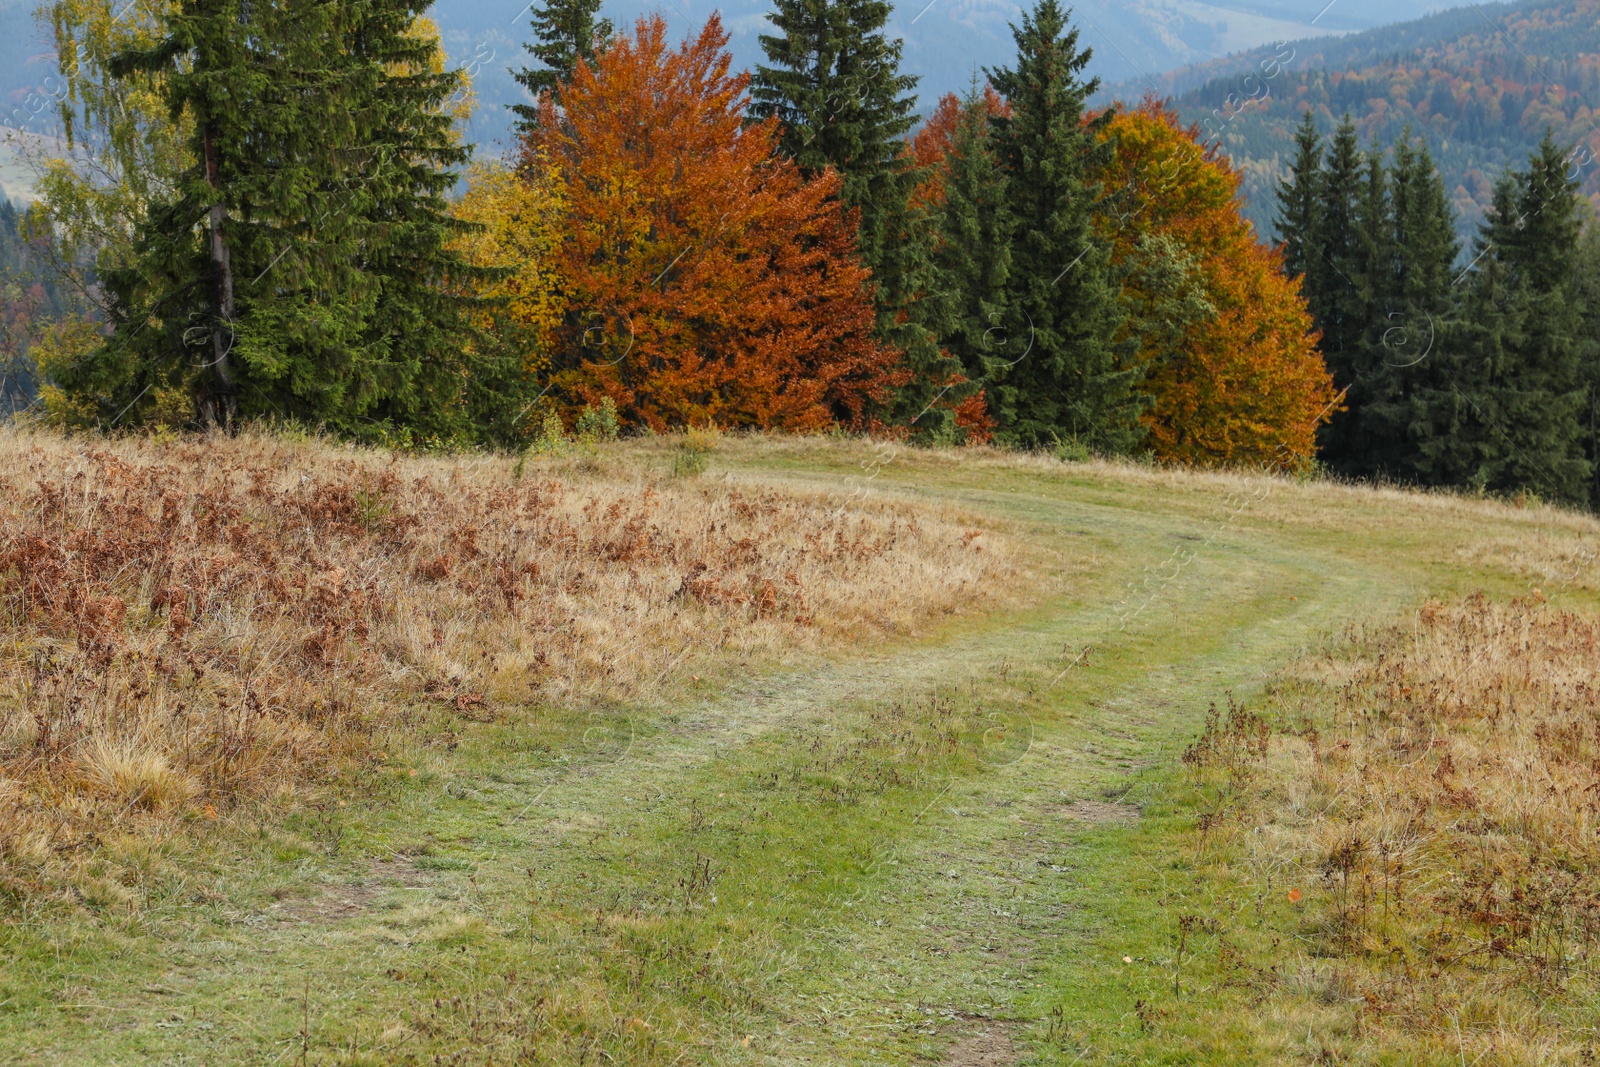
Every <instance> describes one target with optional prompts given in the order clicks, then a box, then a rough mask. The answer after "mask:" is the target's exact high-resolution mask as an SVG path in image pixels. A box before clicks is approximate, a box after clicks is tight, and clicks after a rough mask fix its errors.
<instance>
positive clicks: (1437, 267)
mask: <svg viewBox="0 0 1600 1067" xmlns="http://www.w3.org/2000/svg"><path fill="white" fill-rule="evenodd" d="M1390 188H1391V192H1390V201H1391V206H1390V213H1389V229H1388V231H1387V235H1386V236H1387V240H1386V242H1385V244H1386V246H1387V248H1386V253H1387V266H1386V270H1385V274H1386V276H1387V281H1386V282H1385V290H1384V299H1383V301H1382V303H1381V307H1382V309H1383V317H1382V319H1380V320H1379V321H1378V322H1377V323H1376V328H1377V330H1378V331H1381V332H1379V333H1378V334H1377V337H1376V343H1375V349H1376V351H1375V353H1374V355H1375V361H1374V366H1373V368H1372V382H1371V385H1370V388H1369V390H1368V396H1367V398H1366V403H1365V405H1364V406H1363V413H1362V422H1361V425H1362V432H1363V436H1364V437H1365V438H1366V451H1367V456H1368V459H1369V469H1370V470H1371V471H1373V472H1374V473H1379V474H1386V475H1389V476H1391V477H1395V478H1400V479H1403V480H1407V481H1410V480H1415V479H1416V478H1417V477H1418V471H1417V469H1416V465H1415V461H1414V457H1415V454H1416V435H1417V432H1418V430H1417V426H1418V423H1417V420H1418V417H1419V415H1420V414H1421V412H1420V409H1419V408H1418V406H1417V405H1418V402H1419V396H1420V395H1421V393H1422V392H1423V391H1425V390H1426V389H1427V388H1428V383H1430V382H1434V381H1436V380H1437V379H1438V371H1439V368H1440V367H1441V365H1442V362H1441V360H1442V356H1441V353H1442V351H1443V348H1444V346H1445V345H1446V344H1447V343H1448V341H1447V336H1448V334H1449V331H1450V330H1451V329H1452V328H1453V326H1452V322H1453V320H1452V312H1453V306H1454V301H1453V295H1454V294H1453V291H1452V284H1453V281H1454V277H1455V274H1456V270H1455V266H1454V264H1455V259H1456V256H1457V254H1458V253H1459V251H1460V245H1459V243H1458V242H1457V240H1456V236H1455V217H1454V214H1455V213H1454V210H1453V209H1452V207H1451V206H1450V201H1449V199H1448V198H1447V197H1446V195H1445V189H1444V181H1443V179H1441V178H1440V176H1439V171H1438V169H1437V168H1436V167H1435V166H1434V163H1433V157H1432V155H1431V154H1430V153H1429V151H1428V146H1427V143H1426V142H1418V143H1413V141H1412V139H1411V136H1410V131H1409V130H1407V131H1406V132H1405V133H1403V134H1402V135H1401V137H1400V139H1399V140H1398V141H1397V142H1396V143H1395V147H1394V165H1393V168H1392V171H1391V181H1390Z"/></svg>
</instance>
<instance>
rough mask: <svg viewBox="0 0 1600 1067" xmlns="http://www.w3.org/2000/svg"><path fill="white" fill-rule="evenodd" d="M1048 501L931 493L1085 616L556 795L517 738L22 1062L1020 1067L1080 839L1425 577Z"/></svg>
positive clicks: (1200, 506)
mask: <svg viewBox="0 0 1600 1067" xmlns="http://www.w3.org/2000/svg"><path fill="white" fill-rule="evenodd" d="M795 476H796V477H813V476H814V475H812V474H807V473H804V472H802V473H801V474H799V475H795ZM1022 484H1023V485H1024V487H1029V486H1031V488H1032V490H1034V491H1033V492H1028V493H1009V492H1000V491H993V490H990V489H988V488H984V489H977V488H974V487H973V486H972V485H971V484H956V485H954V486H953V487H946V486H940V485H938V484H922V485H919V486H918V491H920V492H924V493H949V494H951V495H952V496H957V497H959V498H960V499H961V500H962V501H963V502H964V503H965V504H966V505H967V506H969V507H972V508H975V509H981V510H988V511H991V512H992V513H994V514H998V515H1002V516H1005V517H1006V518H1007V519H1008V520H1009V521H1014V522H1018V523H1022V524H1023V528H1024V529H1025V530H1026V531H1027V532H1028V533H1029V534H1030V535H1031V536H1038V537H1044V538H1051V539H1053V540H1052V541H1051V547H1052V548H1053V549H1054V550H1056V551H1059V552H1061V553H1063V554H1075V555H1077V556H1084V555H1092V556H1093V557H1094V558H1095V559H1096V561H1097V562H1096V565H1095V567H1094V568H1093V569H1092V572H1091V573H1090V574H1089V575H1088V577H1086V579H1085V580H1084V581H1083V582H1082V583H1081V584H1080V586H1079V587H1078V588H1076V589H1074V590H1073V591H1071V592H1070V593H1069V594H1068V595H1065V596H1063V597H1062V598H1060V599H1059V600H1057V601H1054V602H1052V603H1049V604H1047V605H1044V606H1043V607H1041V608H1039V609H1037V610H1035V611H1033V612H1031V613H1029V614H1027V615H1024V616H1018V617H1011V618H1006V619H996V620H991V621H990V622H989V623H988V624H986V625H984V626H981V627H976V628H971V627H969V628H968V629H966V630H965V631H962V632H958V633H955V634H953V635H951V636H949V637H948V638H946V639H945V640H943V641H940V642H936V643H931V644H927V645H924V646H921V647H918V648H913V649H899V650H894V651H893V652H892V653H883V654H877V655H873V654H866V655H863V656H862V657H861V658H859V659H857V660H854V661H851V662H846V663H836V664H823V665H818V666H815V667H812V668H809V669H806V670H800V671H791V672H786V673H781V674H771V675H766V676H763V677H759V678H752V679H749V680H747V681H746V682H743V683H740V684H736V685H733V686H731V687H729V688H728V689H727V690H725V691H724V692H722V693H721V694H719V695H718V696H716V697H715V698H714V699H708V700H702V701H697V702H693V703H689V704H685V705H683V706H680V707H677V708H674V709H671V710H670V711H669V712H668V713H666V714H660V715H656V714H652V715H649V716H645V715H639V716H635V717H630V716H628V715H627V714H618V715H613V716H610V717H608V718H606V719H604V720H603V721H602V720H597V721H596V723H595V727H594V729H593V730H591V731H588V732H586V733H585V734H584V741H583V743H582V744H581V745H580V746H578V747H577V748H575V750H574V751H573V753H572V754H571V759H570V760H568V761H566V762H564V763H561V764H560V765H559V766H558V767H557V768H556V769H555V770H553V771H552V770H549V769H548V768H549V766H550V761H549V760H548V759H539V760H534V759H531V758H528V757H527V756H526V755H525V754H523V753H520V752H519V750H518V748H517V741H516V737H515V735H514V734H513V733H509V732H503V733H501V734H495V733H493V732H489V733H486V734H485V735H484V736H483V737H482V738H481V739H480V740H479V741H478V742H475V743H473V744H470V745H463V746H462V750H461V751H460V752H458V753H452V754H447V755H441V756H439V757H438V760H437V764H436V767H435V772H436V775H437V778H436V780H437V786H436V787H434V788H431V789H429V790H427V791H422V790H419V791H417V792H415V793H414V794H408V795H406V796H405V797H403V798H401V800H400V801H399V802H398V803H396V804H395V805H394V807H393V809H392V810H385V811H381V812H376V813H372V814H371V815H370V822H369V824H368V829H367V830H366V831H365V833H366V837H365V838H364V839H363V840H364V841H365V842H367V843H369V844H370V845H373V846H374V847H372V848H371V849H370V858H369V859H367V860H364V861H362V862H360V863H355V864H352V863H348V862H347V863H345V864H344V865H343V866H342V867H338V868H322V869H313V868H309V867H308V869H307V870H305V871H303V872H299V873H296V872H275V874H274V877H275V878H277V879H278V880H279V882H280V883H281V892H278V891H277V890H275V891H274V893H273V894H269V895H268V896H266V897H264V898H260V899H259V901H258V903H257V904H255V905H253V906H249V907H239V906H238V905H236V904H233V903H230V901H231V900H232V898H230V897H229V895H228V892H227V888H226V887H217V888H215V889H210V888H209V887H198V886H197V887H194V890H195V892H197V893H198V894H199V896H198V900H199V901H200V903H199V904H197V905H196V906H193V907H188V908H185V909H182V910H178V911H169V912H167V913H166V914H167V916H168V918H167V919H166V920H165V925H163V926H157V927H153V928H147V929H144V930H141V931H137V932H136V933H135V934H134V936H133V937H131V938H130V940H129V942H128V947H127V951H126V953H125V955H123V956H122V957H120V958H118V959H113V960H107V959H106V958H104V957H100V958H96V959H91V960H87V961H85V962H84V963H83V964H82V965H80V966H78V967H77V968H76V970H75V972H73V973H76V974H77V975H78V978H77V979H76V983H77V984H76V985H72V984H71V980H70V979H69V986H70V988H69V990H68V991H67V992H65V993H64V995H63V998H62V1000H61V1007H60V1009H59V1011H58V1013H57V1014H56V1015H54V1016H52V1017H50V1018H36V1019H33V1020H31V1021H26V1020H24V1021H22V1022H23V1025H22V1026H21V1027H20V1028H19V1027H18V1026H17V1025H16V1024H17V1021H15V1020H14V1021H13V1022H12V1023H11V1024H10V1032H11V1035H12V1038H6V1037H5V1031H3V1030H0V1043H4V1044H5V1047H7V1048H9V1049H11V1050H12V1052H11V1053H10V1054H9V1055H11V1056H12V1060H11V1061H10V1062H19V1063H63V1062H69V1063H70V1062H83V1063H89V1062H97V1063H142V1062H204V1063H211V1064H225V1063H298V1062H304V1063H345V1064H358V1063H373V1064H378V1063H412V1062H415V1063H433V1062H438V1063H461V1064H467V1063H485V1064H487V1063H492V1062H504V1063H512V1062H538V1063H544V1062H553V1063H566V1062H571V1063H580V1062H618V1063H638V1064H646V1063H649V1064H655V1063H660V1064H667V1063H723V1062H727V1063H757V1062H760V1063H773V1064H779V1063H781V1064H798V1063H816V1064H836V1063H857V1062H859V1063H869V1062H870V1063H893V1062H900V1063H918V1062H921V1063H927V1062H943V1063H946V1064H951V1065H963V1067H966V1065H978V1064H983V1065H991V1067H998V1065H1002V1064H1008V1063H1011V1062H1014V1061H1015V1060H1016V1059H1017V1058H1018V1056H1020V1055H1021V1053H1022V1052H1023V1051H1024V1050H1025V1049H1026V1048H1027V1047H1028V1046H1027V1041H1028V1038H1027V1036H1026V1034H1027V1032H1028V1029H1027V1028H1028V1027H1029V1026H1031V1025H1033V1024H1035V1023H1037V1022H1038V1021H1039V1019H1038V1016H1037V1006H1036V1005H1035V1004H1034V1002H1033V1001H1032V1000H1031V999H1030V997H1031V996H1032V993H1033V991H1034V990H1036V989H1037V988H1038V986H1039V984H1040V981H1041V979H1040V969H1041V967H1042V966H1044V965H1045V964H1047V963H1048V962H1049V961H1051V960H1054V959H1058V958H1060V957H1061V956H1062V954H1068V953H1072V952H1074V951H1078V950H1080V949H1081V946H1082V944H1083V943H1084V941H1085V938H1086V935H1087V933H1088V932H1089V931H1088V929H1087V927H1086V923H1087V922H1088V921H1089V920H1087V919H1086V918H1085V917H1084V916H1083V915H1082V914H1081V913H1080V912H1079V910H1077V905H1076V904H1075V903H1074V901H1075V900H1077V899H1078V898H1079V897H1080V896H1081V891H1082V889H1083V880H1084V879H1085V878H1086V877H1090V876H1091V874H1092V872H1090V871H1087V870H1085V869H1084V868H1083V866H1082V863H1083V861H1082V860H1081V858H1080V848H1079V846H1080V842H1082V841H1083V840H1085V838H1086V837H1088V836H1093V835H1096V834H1104V833H1111V832H1114V831H1115V830H1116V829H1117V828H1118V827H1121V826H1125V825H1127V824H1130V823H1136V822H1137V820H1138V818H1139V815H1140V806H1141V804H1142V803H1143V802H1144V800H1145V797H1144V795H1143V794H1144V791H1145V790H1146V789H1148V788H1149V787H1150V785H1149V783H1150V782H1151V781H1152V779H1151V778H1150V775H1149V774H1148V773H1146V772H1147V770H1148V769H1149V768H1152V767H1159V766H1161V765H1163V764H1165V763H1168V762H1170V761H1171V759H1172V758H1173V756H1174V755H1175V754H1176V752H1177V751H1178V750H1179V748H1180V746H1181V744H1182V743H1183V742H1184V741H1185V739H1186V738H1187V737H1189V736H1190V735H1191V733H1192V731H1193V728H1194V726H1195V724H1196V723H1197V722H1198V721H1199V720H1200V718H1201V717H1202V716H1203V714H1204V712H1205V709H1206V707H1207V705H1208V704H1210V703H1212V702H1217V701H1222V700H1224V699H1225V698H1226V696H1227V695H1228V694H1229V693H1235V694H1240V695H1247V694H1248V693H1249V692H1250V691H1251V689H1252V688H1253V687H1255V686H1258V685H1260V684H1261V683H1262V681H1263V680H1264V679H1265V678H1267V677H1268V676H1269V675H1270V674H1271V672H1272V671H1273V670H1274V669H1276V668H1277V667H1278V666H1281V665H1282V664H1284V663H1286V662H1288V661H1289V660H1290V659H1292V658H1293V657H1294V656H1296V655H1297V654H1299V652H1300V651H1301V650H1303V649H1304V648H1306V647H1308V646H1309V645H1311V644H1312V643H1314V642H1315V641H1317V640H1318V639H1319V638H1320V637H1321V636H1322V635H1324V634H1326V633H1328V632H1330V631H1333V630H1336V629H1337V628H1338V627H1339V626H1341V625H1342V624H1344V623H1345V622H1347V621H1349V620H1351V619H1355V618H1361V617H1364V616H1369V615H1373V614H1382V613H1385V612H1388V611H1392V610H1394V609H1395V608H1396V607H1398V606H1399V605H1401V604H1403V603H1405V602H1407V601H1409V600H1410V599H1412V598H1413V597H1414V596H1415V591H1416V582H1417V580H1418V579H1417V577H1416V574H1417V571H1416V569H1415V568H1410V569H1408V568H1407V567H1403V566H1400V565H1399V563H1400V562H1401V561H1399V560H1394V561H1392V562H1385V561H1384V559H1383V558H1382V553H1381V552H1379V551H1374V552H1373V553H1371V554H1369V555H1368V556H1367V557H1365V558H1363V557H1361V556H1360V555H1358V554H1355V555H1353V554H1351V553H1349V552H1347V551H1345V549H1346V547H1347V544H1346V543H1345V542H1343V541H1341V540H1340V539H1338V538H1336V537H1333V538H1331V537H1328V536H1326V533H1327V531H1326V530H1324V529H1321V528H1315V527H1313V528H1311V529H1309V530H1304V531H1292V530H1291V531H1285V530H1283V529H1281V528H1280V527H1279V526H1276V525H1273V524H1272V523H1268V522H1266V521H1265V520H1264V519H1262V518H1261V517H1260V514H1259V513H1260V511H1261V510H1262V509H1260V508H1257V504H1258V503H1260V498H1258V499H1257V500H1251V499H1248V494H1244V495H1241V494H1239V493H1237V492H1235V493H1232V495H1230V494H1229V493H1228V492H1225V491H1222V490H1219V491H1218V492H1216V493H1214V494H1212V496H1213V499H1200V500H1185V501H1182V502H1181V504H1182V506H1181V507H1180V506H1173V507H1163V506H1161V502H1160V500H1159V497H1152V496H1150V495H1149V494H1148V493H1147V494H1146V495H1145V496H1143V497H1140V498H1139V499H1137V500H1130V501H1123V502H1119V501H1116V500H1107V499H1106V494H1105V493H1103V492H1099V491H1098V490H1097V491H1095V492H1083V491H1079V490H1075V489H1074V488H1073V487H1071V486H1061V485H1054V484H1044V483H1040V482H1038V481H1037V480H1036V481H1035V482H1033V483H1027V482H1024V483H1022ZM1263 484H1265V483H1263ZM1252 509H1255V510H1252ZM1408 536H1409V535H1408ZM941 701H944V702H946V703H948V704H950V705H951V706H957V705H958V706H959V714H960V715H961V716H964V717H965V718H964V719H963V721H976V722H978V724H979V725H980V726H983V725H984V724H985V723H990V724H991V725H990V726H989V727H988V728H987V729H985V730H983V731H981V739H980V741H979V742H978V743H977V744H976V747H975V748H974V749H973V754H972V756H971V758H970V759H967V760H965V762H960V763H958V764H953V765H951V766H950V767H945V766H944V765H942V764H941V765H938V770H937V773H935V772H934V771H931V770H929V769H928V768H929V767H932V766H934V764H931V763H927V762H926V761H924V762H920V763H919V762H917V760H916V759H913V758H912V757H911V756H908V755H907V754H906V753H907V752H909V751H912V750H913V749H915V742H914V741H907V740H904V738H911V737H914V736H916V731H917V730H920V729H923V728H924V726H925V720H927V721H933V719H937V717H938V716H940V715H947V714H950V713H948V712H947V711H945V710H941V709H942V708H943V707H944V705H942V704H941ZM930 716H932V717H933V719H929V717H930ZM939 721H943V720H939ZM264 833H265V831H264ZM269 851H270V850H269ZM1106 891H1107V892H1115V891H1116V889H1115V887H1106ZM0 1018H3V1017H0ZM13 1039H15V1040H13ZM518 1056H521V1057H523V1059H521V1060H519V1059H518V1058H517V1057H518ZM435 1057H437V1059H436V1058H435ZM3 1058H4V1057H0V1059H3Z"/></svg>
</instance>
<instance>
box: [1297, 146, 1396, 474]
mask: <svg viewBox="0 0 1600 1067" xmlns="http://www.w3.org/2000/svg"><path fill="white" fill-rule="evenodd" d="M1379 165H1380V164H1377V163H1373V164H1371V166H1379ZM1372 173H1373V172H1372V170H1371V169H1370V166H1368V165H1366V161H1365V160H1364V159H1363V155H1362V152H1361V149H1360V146H1359V144H1358V142H1357V140H1356V130H1355V125H1354V124H1353V123H1352V122H1351V121H1350V117H1349V116H1348V115H1346V116H1345V117H1344V119H1343V121H1341V122H1340V124H1339V126H1338V128H1337V129H1336V130H1335V131H1334V135H1333V140H1332V141H1331V142H1330V143H1329V145H1328V152H1327V159H1326V162H1325V163H1324V165H1323V170H1322V175H1321V178H1320V179H1319V181H1318V183H1317V184H1318V194H1319V195H1318V202H1317V212H1316V222H1315V226H1314V228H1313V230H1312V234H1313V241H1312V242H1311V243H1309V244H1308V245H1307V246H1306V250H1305V258H1306V287H1305V296H1306V303H1307V305H1308V306H1309V307H1310V309H1311V315H1312V318H1313V320H1314V321H1315V322H1316V325H1317V329H1319V330H1321V331H1322V343H1321V348H1322V358H1323V359H1324V361H1326V363H1327V365H1328V370H1329V371H1330V372H1332V374H1333V384H1334V388H1336V389H1339V390H1341V391H1346V390H1347V392H1346V393H1345V400H1344V405H1343V406H1344V410H1343V411H1339V412H1336V413H1335V414H1334V417H1333V418H1332V420H1330V421H1329V423H1328V424H1327V425H1326V426H1324V427H1323V430H1322V433H1321V434H1320V435H1319V442H1320V445H1321V453H1322V457H1323V459H1324V460H1325V461H1326V462H1327V463H1328V464H1329V465H1331V466H1332V467H1334V469H1336V470H1340V471H1344V472H1346V473H1360V464H1359V457H1358V455H1357V451H1358V447H1359V445H1358V441H1359V438H1358V433H1357V426H1358V423H1359V420H1360V410H1361V405H1362V403H1363V401H1364V399H1365V396H1364V392H1363V389H1362V386H1361V383H1360V382H1359V381H1358V375H1359V372H1360V370H1361V369H1362V363H1363V362H1364V361H1363V359H1362V346H1363V342H1364V341H1365V340H1366V334H1367V327H1368V325H1369V322H1370V319H1371V308H1370V302H1369V300H1370V295H1371V294H1370V290H1369V289H1368V288H1367V287H1366V286H1365V284H1364V283H1363V282H1362V281H1360V280H1358V278H1359V276H1361V275H1362V274H1363V271H1362V256H1363V252H1364V247H1363V238H1362V231H1361V223H1362V218H1361V215H1362V209H1363V199H1364V194H1365V200H1366V201H1367V202H1366V205H1365V206H1366V210H1367V212H1368V213H1369V214H1370V213H1371V212H1372V211H1373V210H1374V208H1375V207H1376V205H1375V204H1374V203H1373V202H1372V190H1371V184H1372ZM1372 221H1374V220H1372V219H1369V220H1368V222H1369V224H1370V223H1371V222H1372Z"/></svg>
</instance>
